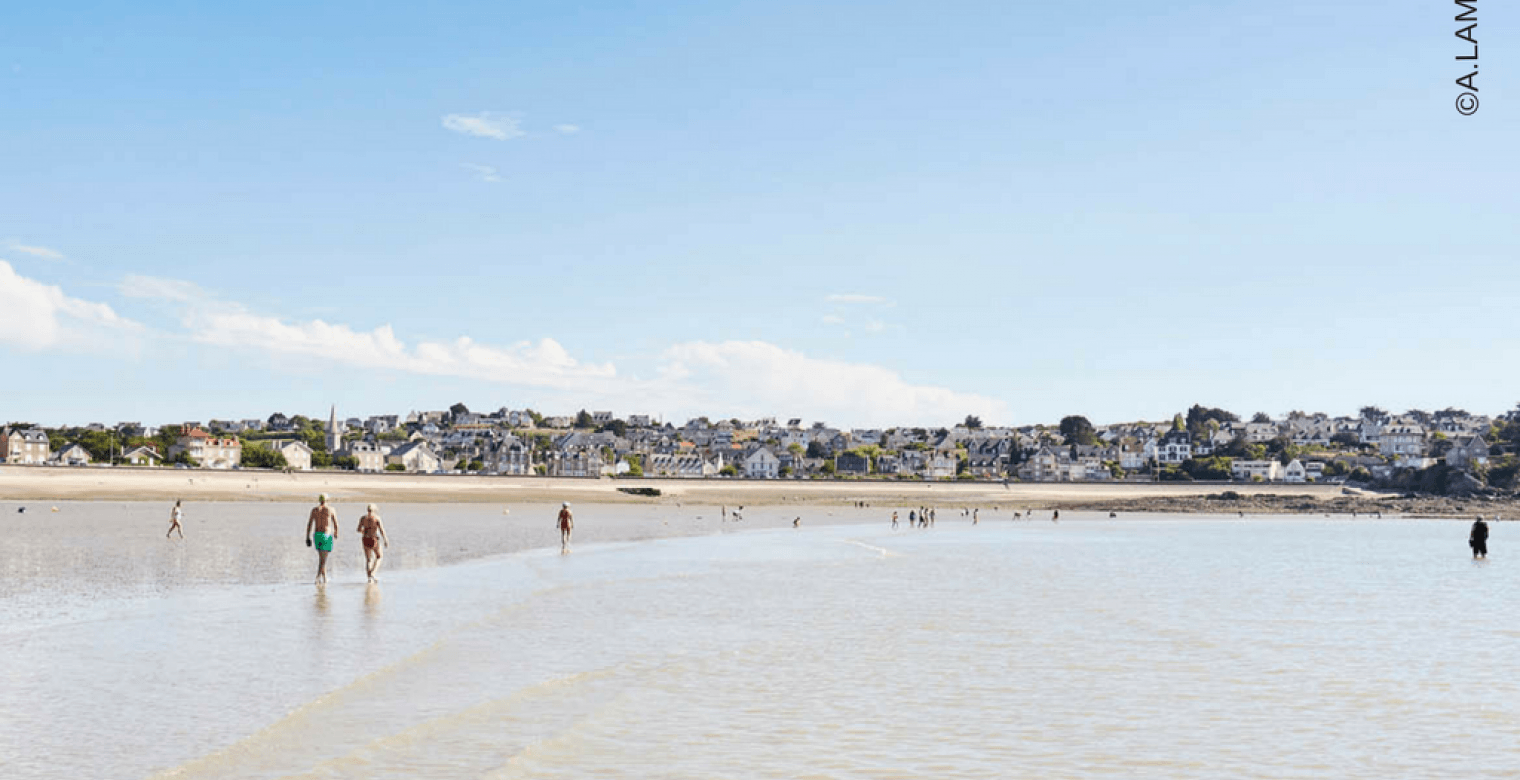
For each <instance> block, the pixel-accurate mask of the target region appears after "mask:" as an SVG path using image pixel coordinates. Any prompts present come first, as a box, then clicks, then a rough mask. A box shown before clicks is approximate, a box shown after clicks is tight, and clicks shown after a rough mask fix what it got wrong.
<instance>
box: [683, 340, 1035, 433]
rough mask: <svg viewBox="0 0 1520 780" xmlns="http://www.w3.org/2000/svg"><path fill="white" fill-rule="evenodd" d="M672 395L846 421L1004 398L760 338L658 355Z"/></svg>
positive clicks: (708, 405)
mask: <svg viewBox="0 0 1520 780" xmlns="http://www.w3.org/2000/svg"><path fill="white" fill-rule="evenodd" d="M662 357H663V360H664V361H665V365H664V366H663V367H662V373H663V374H664V375H665V376H666V377H667V379H668V380H670V382H671V386H670V387H669V388H667V391H666V396H665V398H666V399H667V400H666V402H667V403H669V402H670V400H669V399H680V400H681V401H684V403H685V405H686V407H687V408H690V409H705V410H708V411H707V412H703V413H704V414H705V413H711V412H712V411H713V410H718V409H723V410H725V411H723V412H720V413H721V414H728V413H730V412H729V411H727V410H731V411H732V412H735V413H739V414H742V415H750V416H759V415H766V414H770V415H783V416H798V415H800V416H805V417H811V418H814V419H833V420H837V421H840V422H841V423H845V424H859V425H890V424H912V423H936V422H942V421H953V420H959V419H961V418H963V417H964V416H965V415H967V414H976V415H980V416H982V417H985V418H989V419H1003V418H1006V417H1007V414H1008V409H1007V405H1006V404H1004V403H1003V402H1002V401H999V400H997V399H994V398H990V397H988V396H984V395H978V394H975V393H962V392H958V391H955V390H951V389H949V388H944V387H935V386H932V385H917V384H913V383H911V382H909V381H907V380H905V379H904V378H903V377H902V376H901V375H900V374H898V373H897V372H895V371H892V370H890V369H887V368H884V367H882V366H876V365H871V364H868V363H851V362H847V361H842V360H829V359H824V358H815V357H809V356H808V355H805V354H803V353H801V352H797V351H795V350H790V349H786V348H784V347H780V346H777V345H775V344H770V343H767V342H763V341H725V342H720V343H713V342H705V341H693V342H687V343H683V344H677V345H675V346H673V347H671V348H669V349H667V350H666V351H665V353H664V355H663V356H662Z"/></svg>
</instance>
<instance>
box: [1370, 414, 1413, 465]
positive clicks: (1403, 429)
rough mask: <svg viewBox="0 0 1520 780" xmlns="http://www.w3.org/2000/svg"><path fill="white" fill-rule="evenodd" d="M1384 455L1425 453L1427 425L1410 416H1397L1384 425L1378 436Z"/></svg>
mask: <svg viewBox="0 0 1520 780" xmlns="http://www.w3.org/2000/svg"><path fill="white" fill-rule="evenodd" d="M1378 452H1380V453H1382V454H1383V455H1393V456H1400V455H1424V454H1425V427H1424V426H1422V425H1420V424H1419V423H1418V422H1416V421H1415V420H1413V419H1411V418H1408V417H1396V418H1394V419H1393V420H1390V421H1389V422H1388V424H1387V425H1384V426H1383V430H1382V434H1381V435H1380V436H1379V438H1378Z"/></svg>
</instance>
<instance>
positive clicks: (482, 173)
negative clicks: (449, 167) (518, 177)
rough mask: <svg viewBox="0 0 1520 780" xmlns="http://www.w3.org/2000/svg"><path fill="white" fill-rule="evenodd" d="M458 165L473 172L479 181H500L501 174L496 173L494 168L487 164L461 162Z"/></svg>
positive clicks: (493, 182)
mask: <svg viewBox="0 0 1520 780" xmlns="http://www.w3.org/2000/svg"><path fill="white" fill-rule="evenodd" d="M460 167H462V168H464V169H465V170H467V171H471V172H473V173H474V174H475V176H476V178H478V179H480V180H481V181H484V182H490V183H492V184H495V183H497V182H499V181H501V176H500V175H498V174H497V173H496V169H495V168H492V167H491V166H489V165H477V164H475V163H463V164H462V165H461V166H460Z"/></svg>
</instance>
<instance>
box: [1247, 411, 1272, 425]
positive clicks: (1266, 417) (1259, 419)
mask: <svg viewBox="0 0 1520 780" xmlns="http://www.w3.org/2000/svg"><path fill="white" fill-rule="evenodd" d="M1251 422H1253V423H1269V422H1272V415H1270V414H1267V413H1266V412H1257V413H1256V414H1253V415H1251Z"/></svg>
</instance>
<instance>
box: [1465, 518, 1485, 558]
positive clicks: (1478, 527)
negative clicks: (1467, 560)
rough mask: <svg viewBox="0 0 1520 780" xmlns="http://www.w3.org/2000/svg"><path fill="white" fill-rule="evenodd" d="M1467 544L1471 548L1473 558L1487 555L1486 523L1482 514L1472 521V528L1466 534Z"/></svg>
mask: <svg viewBox="0 0 1520 780" xmlns="http://www.w3.org/2000/svg"><path fill="white" fill-rule="evenodd" d="M1467 546H1468V547H1471V548H1472V554H1473V560H1477V559H1479V558H1487V557H1488V523H1485V522H1483V516H1482V515H1478V519H1477V520H1475V521H1473V524H1472V530H1471V531H1469V532H1468V534H1467Z"/></svg>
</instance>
